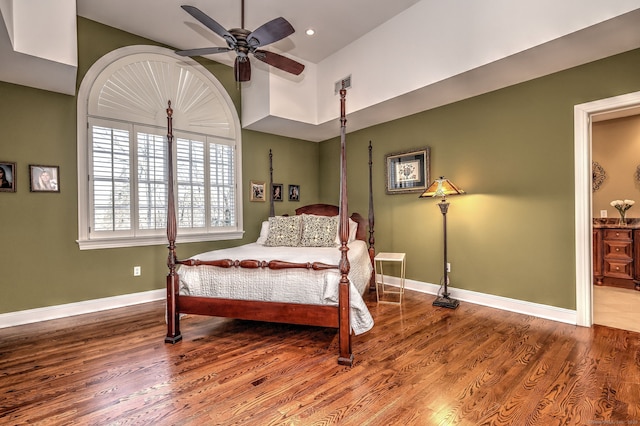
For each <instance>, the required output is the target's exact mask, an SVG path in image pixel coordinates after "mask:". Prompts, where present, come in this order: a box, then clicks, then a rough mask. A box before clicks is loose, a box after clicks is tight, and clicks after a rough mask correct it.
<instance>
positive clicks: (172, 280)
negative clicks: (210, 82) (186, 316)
mask: <svg viewBox="0 0 640 426" xmlns="http://www.w3.org/2000/svg"><path fill="white" fill-rule="evenodd" d="M167 169H168V182H167V204H168V205H167V239H168V240H169V245H168V248H169V256H168V258H167V266H168V267H169V274H168V275H167V336H166V337H165V339H164V341H165V342H167V343H176V342H179V341H180V340H181V339H182V335H181V334H180V315H179V314H178V309H177V308H178V307H177V301H178V274H177V273H176V234H177V225H176V206H175V204H174V199H175V196H174V193H173V109H172V108H171V101H169V103H168V107H167Z"/></svg>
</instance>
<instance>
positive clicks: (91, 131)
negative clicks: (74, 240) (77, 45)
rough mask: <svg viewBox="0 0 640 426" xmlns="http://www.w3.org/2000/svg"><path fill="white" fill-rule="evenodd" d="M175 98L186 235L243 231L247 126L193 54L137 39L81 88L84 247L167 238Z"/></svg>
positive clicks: (180, 215) (181, 222)
mask: <svg viewBox="0 0 640 426" xmlns="http://www.w3.org/2000/svg"><path fill="white" fill-rule="evenodd" d="M169 101H171V108H172V109H173V133H174V144H173V149H174V152H173V158H174V167H175V169H174V170H175V171H176V172H175V182H173V185H174V190H175V194H176V197H175V198H176V213H177V219H178V241H182V242H193V241H211V240H223V239H237V238H241V237H242V233H243V231H242V193H241V185H239V184H238V183H239V182H241V176H242V174H241V167H240V166H241V152H242V150H241V132H240V120H239V118H238V115H237V112H236V109H235V107H234V105H233V102H232V101H231V98H230V97H229V95H228V94H227V92H226V91H225V90H224V88H223V87H222V85H221V84H220V82H219V81H218V80H217V79H215V77H214V76H213V75H211V73H209V72H208V71H207V70H206V69H205V68H204V67H202V66H201V65H199V64H198V63H197V62H195V61H193V60H192V59H185V58H182V57H179V56H177V55H175V54H174V53H173V52H172V51H170V50H168V49H165V48H161V47H154V46H130V47H125V48H121V49H118V50H115V51H113V52H111V53H109V54H107V55H105V56H104V57H102V58H101V59H99V60H98V61H97V62H96V63H95V64H94V65H93V66H92V67H91V69H90V70H89V71H88V72H87V74H86V76H85V77H84V79H83V81H82V84H81V86H80V90H79V92H78V234H79V238H78V243H79V245H80V248H81V249H94V248H107V247H129V246H141V245H151V244H164V243H166V220H167V188H168V185H169V184H171V183H170V182H168V177H167V176H168V169H167V158H168V155H167V146H168V144H167V137H166V135H167V118H166V117H167V113H166V109H167V106H168V105H167V103H168V102H169Z"/></svg>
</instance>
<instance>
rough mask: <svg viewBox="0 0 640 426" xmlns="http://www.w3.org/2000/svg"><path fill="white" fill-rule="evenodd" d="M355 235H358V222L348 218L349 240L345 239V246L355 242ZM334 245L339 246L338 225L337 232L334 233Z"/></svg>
mask: <svg viewBox="0 0 640 426" xmlns="http://www.w3.org/2000/svg"><path fill="white" fill-rule="evenodd" d="M356 235H358V222H356V221H355V220H353V219H351V218H349V238H348V239H347V244H348V243H350V242H352V241H355V240H356ZM336 244H337V245H340V224H339V223H338V232H337V233H336Z"/></svg>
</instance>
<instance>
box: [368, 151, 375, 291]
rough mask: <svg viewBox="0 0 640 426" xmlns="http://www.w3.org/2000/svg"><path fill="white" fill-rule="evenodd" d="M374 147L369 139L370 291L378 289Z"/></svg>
mask: <svg viewBox="0 0 640 426" xmlns="http://www.w3.org/2000/svg"><path fill="white" fill-rule="evenodd" d="M372 151H373V148H372V147H371V141H369V258H370V259H371V266H372V267H373V271H374V272H372V273H371V280H370V281H369V291H372V290H375V289H376V273H375V269H376V265H375V260H374V259H375V257H376V248H375V245H376V239H375V238H374V236H373V226H374V219H373V218H374V214H373V173H372V170H373V157H372Z"/></svg>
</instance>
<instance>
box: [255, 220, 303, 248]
mask: <svg viewBox="0 0 640 426" xmlns="http://www.w3.org/2000/svg"><path fill="white" fill-rule="evenodd" d="M301 228H302V218H301V217H300V216H276V217H270V218H269V234H268V235H267V240H266V241H265V243H264V245H265V246H269V247H283V246H286V247H297V246H298V245H299V244H300V231H301Z"/></svg>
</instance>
